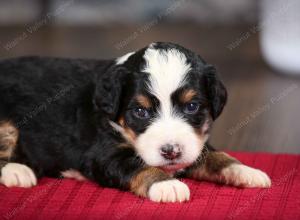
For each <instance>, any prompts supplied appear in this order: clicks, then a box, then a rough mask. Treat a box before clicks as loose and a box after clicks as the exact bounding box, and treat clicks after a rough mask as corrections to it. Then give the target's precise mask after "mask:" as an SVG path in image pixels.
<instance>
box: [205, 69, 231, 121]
mask: <svg viewBox="0 0 300 220" xmlns="http://www.w3.org/2000/svg"><path fill="white" fill-rule="evenodd" d="M204 76H205V81H206V86H207V91H208V97H209V102H210V109H211V116H212V118H213V120H215V119H216V118H217V117H218V116H219V115H220V114H221V113H222V111H223V108H224V106H225V104H226V101H227V91H226V88H225V86H224V85H223V83H222V82H221V80H220V79H219V77H218V76H217V73H216V68H215V67H214V66H212V65H207V66H206V67H205V69H204Z"/></svg>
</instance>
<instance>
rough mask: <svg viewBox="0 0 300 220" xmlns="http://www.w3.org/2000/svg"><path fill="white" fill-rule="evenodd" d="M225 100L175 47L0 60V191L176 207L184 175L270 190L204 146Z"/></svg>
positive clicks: (191, 56) (205, 67)
mask: <svg viewBox="0 0 300 220" xmlns="http://www.w3.org/2000/svg"><path fill="white" fill-rule="evenodd" d="M226 98H227V93H226V89H225V88H224V85H223V84H222V82H221V81H220V80H219V78H218V77H217V75H216V70H215V68H214V67H213V66H211V65H209V64H207V63H206V62H205V61H204V60H203V59H202V58H201V57H200V56H198V55H197V54H195V53H193V52H191V51H189V50H187V49H185V48H183V47H181V46H179V45H176V44H172V43H153V44H151V45H149V46H148V47H145V48H143V49H141V50H139V51H137V52H132V53H128V54H126V55H124V56H122V57H120V58H118V59H115V60H106V61H103V60H74V59H57V58H40V57H22V58H15V59H7V60H2V61H0V158H1V161H0V169H1V183H2V184H4V185H6V186H8V187H12V186H18V187H31V186H34V185H36V184H37V178H39V177H43V176H50V177H59V176H61V175H63V176H64V177H71V178H77V179H90V180H92V181H95V182H97V183H99V184H100V185H102V186H107V187H115V188H119V189H123V190H130V191H132V192H133V193H135V194H136V195H138V196H143V197H148V198H149V199H151V200H152V201H156V202H176V201H179V202H182V201H185V200H188V199H189V197H190V191H189V188H188V186H187V185H186V184H184V183H183V182H181V181H179V180H177V179H176V177H178V176H185V177H189V178H194V179H197V180H209V181H214V182H219V183H224V184H230V185H233V186H240V187H269V186H270V185H271V181H270V179H269V177H268V176H267V175H266V174H265V173H264V172H262V171H260V170H257V169H253V168H250V167H248V166H245V165H243V164H241V163H240V162H239V161H237V160H236V159H234V158H232V157H230V156H229V155H227V154H226V153H223V152H218V151H215V150H214V149H213V148H211V147H210V146H209V145H208V143H207V140H208V138H209V132H210V128H211V126H212V123H213V121H214V120H215V119H216V118H217V117H218V116H219V115H220V114H221V112H222V110H223V107H224V105H225V103H226Z"/></svg>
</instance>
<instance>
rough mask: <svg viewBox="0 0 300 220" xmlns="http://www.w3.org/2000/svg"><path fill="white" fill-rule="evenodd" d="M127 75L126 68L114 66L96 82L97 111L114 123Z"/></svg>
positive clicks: (95, 102)
mask: <svg viewBox="0 0 300 220" xmlns="http://www.w3.org/2000/svg"><path fill="white" fill-rule="evenodd" d="M126 73H127V69H126V68H124V67H122V66H115V65H113V66H111V67H110V68H108V70H107V71H106V72H105V73H102V74H101V75H100V76H99V77H98V79H97V80H96V89H95V93H94V104H95V107H96V110H98V111H100V112H101V113H102V114H105V115H106V116H107V117H108V118H109V120H112V121H114V120H115V119H116V117H117V115H118V110H119V105H120V100H121V95H122V90H123V84H124V82H123V79H124V76H125V74H126Z"/></svg>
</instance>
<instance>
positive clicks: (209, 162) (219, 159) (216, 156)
mask: <svg viewBox="0 0 300 220" xmlns="http://www.w3.org/2000/svg"><path fill="white" fill-rule="evenodd" d="M233 163H240V162H239V161H238V160H237V159H235V158H233V157H231V156H229V155H228V154H226V153H224V152H218V151H215V152H210V153H208V154H207V158H206V163H205V166H206V169H207V171H208V172H209V173H219V172H220V171H221V170H222V169H224V168H225V167H228V166H229V165H231V164H233Z"/></svg>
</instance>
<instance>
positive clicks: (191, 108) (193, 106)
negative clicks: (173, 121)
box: [183, 102, 199, 114]
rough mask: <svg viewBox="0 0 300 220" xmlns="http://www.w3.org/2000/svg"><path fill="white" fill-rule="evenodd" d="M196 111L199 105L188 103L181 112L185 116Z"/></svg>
mask: <svg viewBox="0 0 300 220" xmlns="http://www.w3.org/2000/svg"><path fill="white" fill-rule="evenodd" d="M198 110H199V104H198V103H196V102H190V103H187V104H186V105H185V106H184V109H183V112H184V113H185V114H195V113H196V112H197V111H198Z"/></svg>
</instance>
